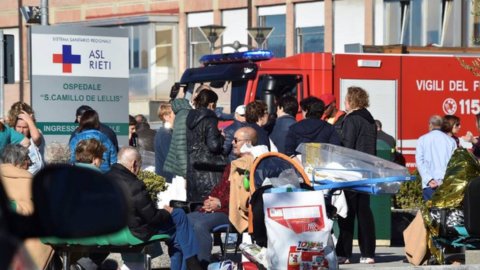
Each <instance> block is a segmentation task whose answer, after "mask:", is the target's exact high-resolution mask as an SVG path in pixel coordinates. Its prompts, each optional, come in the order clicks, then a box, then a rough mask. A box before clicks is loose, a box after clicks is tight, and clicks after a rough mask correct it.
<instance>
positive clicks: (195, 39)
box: [187, 12, 213, 67]
mask: <svg viewBox="0 0 480 270" xmlns="http://www.w3.org/2000/svg"><path fill="white" fill-rule="evenodd" d="M209 24H213V12H198V13H190V14H187V27H188V66H189V67H198V66H200V62H199V60H200V57H202V55H205V54H209V53H210V44H209V43H208V40H207V39H205V37H204V36H203V34H202V32H201V31H200V29H199V28H198V27H199V26H204V25H209Z"/></svg>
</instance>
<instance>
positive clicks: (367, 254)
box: [336, 86, 377, 264]
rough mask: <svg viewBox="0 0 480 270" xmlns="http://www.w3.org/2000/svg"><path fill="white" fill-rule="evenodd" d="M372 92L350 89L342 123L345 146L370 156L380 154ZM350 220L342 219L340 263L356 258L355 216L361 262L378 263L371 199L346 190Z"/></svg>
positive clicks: (347, 218)
mask: <svg viewBox="0 0 480 270" xmlns="http://www.w3.org/2000/svg"><path fill="white" fill-rule="evenodd" d="M368 106H369V98H368V93H367V92H366V91H365V90H364V89H362V88H360V87H355V86H352V87H349V88H348V91H347V95H346V97H345V109H346V110H347V115H346V116H345V118H344V119H343V123H342V134H341V137H342V144H343V146H345V147H348V148H351V149H355V150H358V151H361V152H364V153H367V154H370V155H375V154H376V145H377V128H376V125H375V120H374V119H373V116H372V115H371V114H370V112H369V111H368V110H367V109H366V108H367V107H368ZM345 197H346V199H347V205H348V212H347V217H346V218H342V217H339V218H338V226H339V228H340V235H339V236H338V242H337V246H336V252H337V256H338V262H339V263H349V262H350V258H351V256H352V241H353V231H354V225H355V217H357V219H358V243H359V246H360V253H361V254H360V256H361V257H360V263H367V264H373V263H375V241H376V238H375V223H374V220H373V214H372V211H371V209H370V196H369V195H368V194H364V193H358V192H353V191H347V190H346V191H345Z"/></svg>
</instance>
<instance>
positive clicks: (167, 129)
mask: <svg viewBox="0 0 480 270" xmlns="http://www.w3.org/2000/svg"><path fill="white" fill-rule="evenodd" d="M158 118H160V120H161V121H162V123H163V126H161V127H160V128H159V129H158V130H157V134H156V135H155V141H154V148H155V173H156V174H158V175H160V176H163V177H164V178H165V181H167V183H172V178H173V174H172V173H170V172H167V171H165V170H164V169H163V165H164V164H165V159H166V158H167V154H168V150H169V148H170V142H171V141H172V130H173V122H174V120H175V114H174V113H173V110H172V105H171V104H169V103H166V102H164V103H161V104H160V106H159V107H158Z"/></svg>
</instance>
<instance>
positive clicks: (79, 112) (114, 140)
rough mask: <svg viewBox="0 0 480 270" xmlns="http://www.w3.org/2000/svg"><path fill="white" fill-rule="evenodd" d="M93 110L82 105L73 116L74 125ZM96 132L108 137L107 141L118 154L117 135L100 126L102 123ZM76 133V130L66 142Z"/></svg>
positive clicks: (103, 125) (108, 128)
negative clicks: (87, 112) (84, 114)
mask: <svg viewBox="0 0 480 270" xmlns="http://www.w3.org/2000/svg"><path fill="white" fill-rule="evenodd" d="M93 110H94V109H92V107H90V106H88V105H82V106H80V107H78V109H77V113H76V116H75V123H79V122H80V118H81V117H82V115H83V113H84V112H86V111H93ZM98 130H100V132H102V133H103V134H105V135H106V136H107V137H108V139H109V140H110V141H111V142H112V144H113V146H114V147H115V150H116V151H117V152H118V140H117V134H115V132H114V131H113V130H112V129H111V128H110V127H109V126H107V125H105V124H102V123H100V128H99V129H98ZM77 133H78V129H76V130H75V131H73V132H72V134H71V135H70V139H69V140H68V141H71V140H72V138H73V137H74V136H75V135H76V134H77Z"/></svg>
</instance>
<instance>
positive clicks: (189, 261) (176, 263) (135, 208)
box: [107, 146, 201, 269]
mask: <svg viewBox="0 0 480 270" xmlns="http://www.w3.org/2000/svg"><path fill="white" fill-rule="evenodd" d="M141 164H142V160H141V156H140V154H139V153H138V151H137V150H136V149H135V148H134V147H131V146H125V147H122V148H121V149H120V151H119V153H118V163H116V164H114V165H113V166H112V167H111V169H110V171H109V172H108V173H107V176H109V177H111V178H113V179H115V180H117V181H120V182H121V183H122V184H123V185H124V187H125V188H126V190H127V191H128V192H129V194H130V196H129V197H130V198H131V203H132V207H131V212H130V214H129V215H130V218H129V221H128V228H129V229H130V231H131V232H132V234H133V235H134V236H135V237H137V238H139V239H141V240H143V241H147V240H148V239H150V237H152V236H153V235H155V234H169V235H170V236H171V237H172V240H173V241H171V242H170V244H169V254H170V259H171V269H181V267H182V264H183V263H186V265H187V268H188V269H201V267H200V263H199V261H198V259H197V256H196V255H197V252H198V243H197V240H196V238H195V235H194V232H193V228H192V226H191V225H190V223H189V222H188V219H187V216H186V215H185V213H184V212H183V210H182V209H173V208H171V207H169V206H165V207H164V209H160V210H158V209H157V208H156V207H155V203H154V202H153V201H152V200H151V198H150V196H149V195H148V192H147V190H146V187H145V184H144V183H143V182H142V181H141V180H140V179H138V178H137V175H138V173H139V171H140V167H141ZM182 257H183V258H182Z"/></svg>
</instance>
